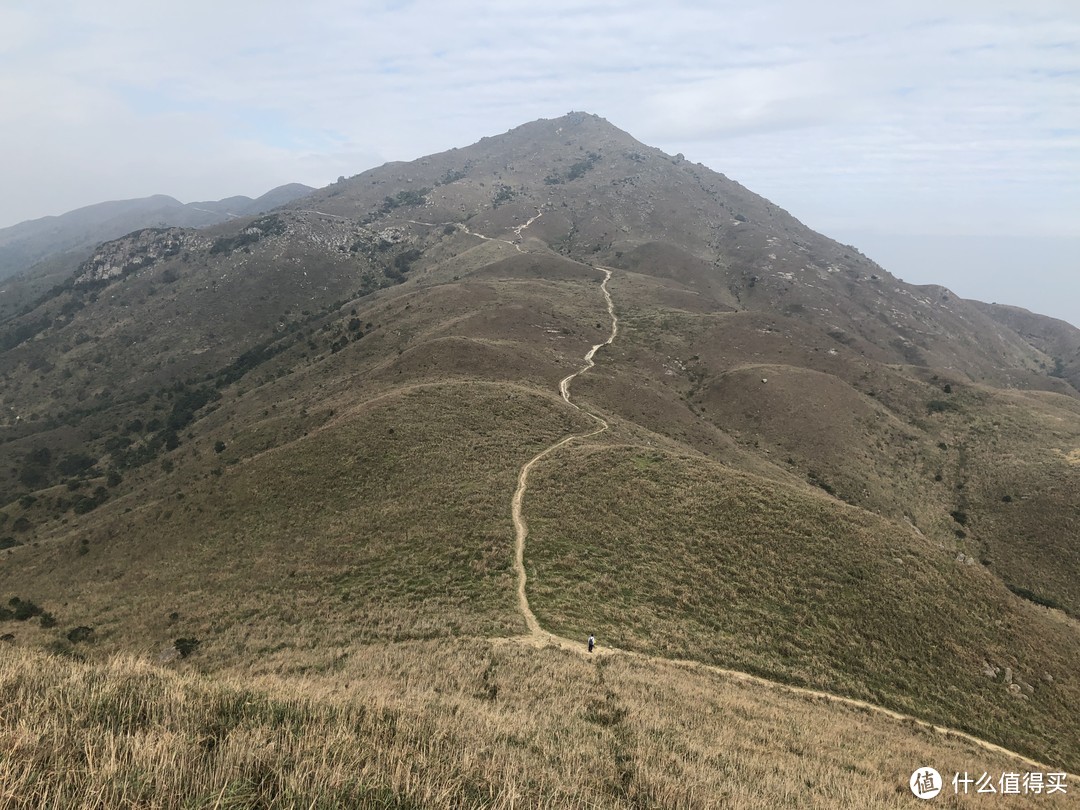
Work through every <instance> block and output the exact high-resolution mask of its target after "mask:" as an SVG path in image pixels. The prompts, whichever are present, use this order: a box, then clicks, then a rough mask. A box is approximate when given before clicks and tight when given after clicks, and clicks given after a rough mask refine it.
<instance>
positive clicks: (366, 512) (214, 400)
mask: <svg viewBox="0 0 1080 810" xmlns="http://www.w3.org/2000/svg"><path fill="white" fill-rule="evenodd" d="M601 268H603V269H601ZM605 274H609V275H608V276H607V277H608V280H607V281H605V283H604V285H603V286H601V277H602V276H604V275H605ZM605 299H606V300H605ZM612 302H614V303H613V304H612ZM612 306H613V307H614V312H617V314H618V319H619V320H618V323H619V331H618V340H616V341H614V342H612V343H610V345H608V346H607V347H606V348H604V349H603V350H602V351H601V352H599V355H598V357H597V358H596V361H597V362H596V365H595V366H594V367H592V368H590V370H589V373H588V374H584V375H582V376H581V377H579V378H577V379H575V381H574V399H575V404H580V407H581V408H583V409H585V412H584V413H583V412H581V411H579V410H578V409H577V408H571V407H570V406H569V405H570V404H569V403H568V402H567V401H566V398H565V397H562V396H560V395H559V386H560V381H561V380H566V379H568V376H567V375H569V374H572V373H574V372H576V371H578V370H580V368H581V358H582V357H583V356H585V355H586V354H587V353H588V352H589V350H590V348H592V347H595V346H597V345H598V344H600V343H601V341H602V340H603V339H604V337H605V336H606V335H607V333H608V329H609V327H608V323H609V320H608V317H609V315H612V314H614V313H613V312H612V310H611V309H610V307H612ZM1003 317H1004V316H1003V315H1002V314H1001V313H997V312H996V311H993V310H991V311H989V312H988V311H985V310H984V309H981V308H979V307H977V306H975V305H974V304H970V303H968V302H966V301H964V300H962V299H958V298H956V297H955V296H954V295H952V294H951V293H950V292H948V291H947V290H945V289H944V288H938V287H915V286H913V285H907V284H904V283H903V282H900V281H899V280H897V279H895V278H894V277H892V276H891V275H890V274H888V273H887V271H885V270H883V269H882V268H880V267H878V266H877V265H875V264H874V263H873V262H870V261H869V260H867V259H866V258H865V257H862V256H861V255H859V254H858V252H857V251H855V250H854V249H852V248H850V247H846V246H843V245H840V244H839V243H836V242H834V241H833V240H829V239H827V238H826V237H823V236H821V235H819V234H815V233H813V232H812V231H810V230H809V229H807V228H806V227H805V226H803V225H802V224H801V223H799V222H798V221H797V220H795V219H794V218H793V217H791V216H790V215H789V214H787V213H786V212H784V211H783V210H782V209H779V208H778V207H777V206H775V205H773V204H772V203H770V202H769V201H767V200H764V199H763V198H761V197H758V196H756V195H753V194H752V193H751V192H749V191H747V190H746V189H743V188H742V187H741V186H739V185H738V184H735V183H734V182H733V181H730V180H728V179H727V178H724V177H723V176H722V175H718V174H716V173H713V172H710V171H709V170H706V169H704V168H703V167H700V166H698V165H696V164H691V163H688V162H687V161H686V160H685V159H683V158H681V157H680V156H668V155H664V154H663V153H662V152H660V151H659V150H655V149H652V148H651V147H644V146H642V145H640V144H638V142H637V141H634V140H633V139H632V138H631V137H630V136H629V135H627V134H626V133H622V132H621V131H619V130H617V129H615V128H614V127H611V125H609V124H607V123H606V122H603V121H602V120H601V119H597V118H595V117H592V116H587V115H584V114H572V115H570V116H564V117H563V118H561V119H556V120H553V121H539V122H533V123H532V124H528V125H525V126H523V127H520V128H516V129H515V130H511V131H510V133H507V134H506V135H503V136H496V137H494V138H491V139H485V140H483V141H481V142H479V143H478V144H474V145H473V146H471V147H466V148H464V149H460V150H450V151H448V152H444V153H440V154H438V155H431V156H428V157H425V158H421V159H418V160H417V161H412V162H409V163H398V164H390V165H387V166H383V167H379V168H377V169H372V170H370V171H367V172H364V173H362V174H360V175H357V176H356V177H353V178H349V179H347V180H343V181H341V182H339V183H336V184H333V185H331V186H329V187H327V188H325V189H322V190H319V191H318V192H316V193H314V194H312V195H310V196H309V197H306V198H305V199H304V200H302V201H299V202H295V203H292V204H290V205H287V206H285V207H283V208H281V209H278V210H277V211H275V212H273V213H270V214H265V215H261V216H252V217H245V218H243V219H242V220H237V221H230V222H226V223H221V224H218V225H215V226H211V227H209V228H207V229H204V230H200V231H194V230H185V229H171V230H164V231H156V230H154V229H149V230H147V231H145V232H140V233H137V234H129V235H128V236H127V237H125V238H124V239H122V240H118V241H117V242H115V243H110V244H109V245H105V246H102V248H101V249H100V250H99V251H98V252H97V253H96V254H95V256H94V257H92V258H91V260H89V262H88V263H87V264H85V265H84V266H83V267H82V268H81V269H80V271H79V272H78V273H77V274H76V275H73V276H70V277H69V278H68V279H67V281H66V282H65V283H62V284H58V285H56V286H55V287H54V288H53V289H51V290H49V291H48V292H46V293H45V294H43V295H42V296H41V297H40V298H39V299H38V300H36V301H35V302H34V303H33V306H30V307H29V308H28V309H27V310H26V311H24V312H22V313H21V314H18V315H15V316H13V317H10V318H6V319H4V320H3V321H0V340H2V343H0V347H2V348H3V351H0V377H2V379H3V381H4V387H3V391H2V394H0V397H2V400H0V406H2V408H3V410H2V411H0V440H2V441H0V462H2V463H0V488H2V491H3V492H4V493H5V497H4V498H2V499H0V502H2V503H3V504H4V505H3V507H2V509H0V513H2V514H3V515H4V517H3V519H2V520H0V535H2V534H4V533H5V532H7V533H9V534H8V535H7V536H8V537H9V538H10V542H9V543H7V545H8V546H9V548H8V549H7V551H6V552H5V554H4V558H3V559H4V561H5V567H4V568H3V569H0V591H3V592H5V593H6V592H14V593H16V594H23V595H24V596H29V597H31V598H33V599H34V600H35V601H38V602H40V603H42V604H44V605H46V606H47V609H49V610H55V611H56V612H57V615H59V616H60V617H61V620H62V623H66V624H72V623H75V622H78V623H79V626H87V627H94V628H99V632H98V635H97V636H96V637H95V643H94V646H93V648H92V650H93V651H94V653H95V654H105V653H106V652H109V651H130V650H132V649H138V650H142V651H144V652H147V653H152V652H153V651H155V650H158V649H160V648H161V647H162V646H163V645H167V644H168V643H170V639H173V640H175V639H174V637H175V638H197V639H201V640H202V647H201V651H200V652H199V653H198V655H196V656H195V657H194V658H193V661H192V662H191V665H192V666H199V667H204V668H206V669H207V670H214V669H230V668H233V669H236V668H240V669H242V668H243V667H245V666H251V667H255V668H258V667H260V666H271V665H274V666H278V665H281V666H288V665H287V663H286V662H285V661H284V659H283V658H282V656H277V657H275V656H276V652H275V651H280V650H282V649H286V650H293V649H294V648H295V645H296V644H297V642H295V641H292V640H290V639H293V638H294V637H295V636H296V634H299V635H300V636H302V637H303V638H304V639H305V641H304V642H303V643H304V644H308V645H311V646H310V647H309V648H310V649H315V650H319V651H327V650H332V649H335V648H336V647H347V646H348V645H350V644H376V643H379V644H381V643H399V642H406V641H410V642H411V641H416V640H421V639H430V638H445V639H455V638H460V637H477V636H484V637H505V636H507V635H510V636H513V635H516V634H520V633H521V632H522V631H523V630H524V629H525V627H524V620H523V618H522V616H521V615H520V613H519V611H518V610H517V599H516V590H515V584H516V582H517V581H518V579H517V577H516V576H515V573H516V572H515V566H514V557H515V555H514V537H515V532H514V525H513V520H512V519H511V513H512V510H511V509H509V508H508V506H509V504H510V503H511V501H512V500H513V499H514V492H515V485H516V484H517V482H518V481H519V475H520V471H521V468H522V465H524V464H526V463H528V462H529V460H530V459H535V458H536V457H537V453H538V452H540V451H542V450H543V448H545V447H550V446H552V445H554V444H555V443H557V442H559V441H560V440H561V439H562V438H564V437H565V436H567V435H570V434H575V433H586V432H588V430H590V429H592V428H593V427H594V426H595V422H594V421H593V420H592V419H591V418H589V417H587V416H586V415H585V414H586V413H589V414H593V413H595V414H598V415H599V416H600V417H601V418H602V419H603V421H604V422H605V423H606V424H607V425H608V426H609V428H608V430H606V431H604V433H603V434H602V435H594V436H591V437H590V438H589V440H588V441H587V442H584V441H583V442H580V443H579V444H575V445H574V446H572V447H568V448H566V449H565V450H560V451H559V452H558V453H551V454H550V455H548V456H545V457H544V458H543V459H542V461H540V462H539V463H537V464H536V467H535V468H534V469H533V470H532V472H531V474H530V478H529V491H528V496H527V497H523V499H522V502H521V504H520V510H521V515H522V517H523V518H524V519H525V520H527V521H528V522H529V536H530V539H529V543H528V545H527V547H525V548H524V551H523V554H522V559H521V571H523V572H525V573H526V574H527V580H528V583H529V586H528V587H529V605H530V608H531V610H532V611H533V612H535V614H536V617H537V618H538V619H539V620H540V622H541V624H542V625H543V626H544V627H545V628H550V629H552V631H554V632H558V633H559V634H560V635H561V636H564V637H567V638H578V637H581V638H584V637H585V635H587V634H588V633H591V632H598V635H599V636H600V637H601V638H606V639H610V640H612V641H613V642H614V643H617V644H618V645H619V646H620V647H622V648H625V649H628V650H633V651H637V652H641V653H643V654H648V655H660V656H665V657H669V658H680V659H690V658H695V659H698V660H702V661H703V662H704V663H708V664H711V665H716V666H720V667H728V668H732V669H741V670H743V671H747V672H751V673H754V674H759V675H761V676H763V677H768V678H769V679H771V680H777V681H784V682H789V683H794V684H797V685H804V686H807V687H809V688H816V689H821V690H825V691H830V692H834V693H837V694H843V695H846V696H848V697H851V698H853V699H856V700H866V701H870V702H873V703H875V704H877V705H882V706H886V707H888V708H890V709H893V710H896V711H900V712H903V713H906V714H911V715H913V716H918V717H920V718H923V719H926V720H927V721H929V722H934V723H938V724H940V725H947V726H950V727H955V728H959V729H961V730H963V731H965V732H967V733H972V734H975V735H977V736H980V737H982V738H985V739H989V740H992V741H994V742H997V743H999V744H1002V745H1005V746H1007V747H1009V748H1011V749H1013V750H1017V751H1020V752H1022V753H1025V754H1026V755H1029V756H1033V757H1036V758H1038V759H1039V760H1040V761H1046V762H1052V763H1054V764H1057V763H1062V764H1064V765H1067V766H1068V767H1070V768H1073V769H1074V770H1075V764H1076V763H1077V761H1078V760H1080V739H1078V738H1077V736H1076V735H1077V732H1076V730H1077V728H1080V724H1078V723H1076V722H1075V720H1076V719H1077V716H1076V708H1075V707H1076V706H1077V705H1080V701H1078V698H1080V691H1078V690H1080V684H1078V683H1077V680H1076V678H1075V676H1074V675H1073V674H1072V672H1071V669H1070V664H1069V662H1070V661H1073V660H1075V658H1076V656H1077V655H1080V635H1078V634H1077V630H1076V617H1077V616H1078V615H1080V589H1078V585H1077V583H1078V582H1080V576H1077V574H1078V572H1080V560H1078V559H1077V548H1076V543H1075V526H1076V525H1077V520H1078V518H1080V510H1078V504H1077V503H1076V500H1075V497H1074V495H1073V493H1075V491H1077V490H1076V486H1075V485H1076V484H1077V483H1080V478H1078V475H1080V464H1077V463H1076V461H1075V459H1076V458H1077V457H1078V455H1080V394H1078V392H1077V391H1076V389H1075V387H1074V385H1073V384H1072V383H1071V382H1070V381H1069V379H1068V378H1067V377H1066V376H1065V374H1066V371H1065V370H1062V371H1061V374H1062V376H1056V375H1055V374H1052V373H1051V372H1054V371H1056V367H1055V365H1054V363H1053V358H1052V356H1051V352H1053V351H1058V350H1059V348H1060V346H1061V345H1066V344H1067V342H1068V340H1069V339H1071V338H1070V337H1069V336H1070V335H1072V333H1071V332H1069V330H1068V329H1066V328H1064V327H1062V332H1061V335H1063V337H1058V338H1055V341H1056V342H1053V341H1051V340H1050V339H1049V338H1046V339H1037V338H1038V336H1039V334H1041V333H1040V332H1039V330H1038V329H1034V328H1028V329H1027V331H1026V332H1025V333H1024V334H1021V333H1020V332H1018V331H1017V330H1016V329H1015V328H1014V327H1011V326H1009V325H1008V324H1006V323H1002V322H1001V320H1002V318H1003ZM1041 323H1042V322H1041V321H1036V324H1041ZM1039 328H1040V329H1041V328H1043V327H1039ZM1055 334H1056V333H1055ZM1063 341H1064V343H1063ZM173 614H176V617H177V618H175V619H172V618H169V617H170V616H172V615H173ZM939 622H940V624H939ZM55 633H56V631H54V630H51V629H50V628H46V627H42V628H40V630H38V629H36V628H35V630H34V631H33V632H32V633H31V632H26V631H24V630H23V629H22V628H19V636H20V637H19V639H18V641H19V643H20V644H21V643H24V642H25V643H35V644H36V643H39V642H40V643H51V642H53V641H56V642H58V643H60V642H61V641H62V640H58V639H55V638H53V637H52V636H53V635H55ZM50 634H52V635H50ZM24 635H25V636H26V639H24V638H23V636H24ZM279 644H284V645H286V646H285V647H280V646H276V645H279ZM289 645H293V646H289ZM61 646H62V644H61ZM305 649H308V648H305ZM294 651H295V652H296V654H297V655H299V654H300V653H299V651H298V650H294ZM320 654H321V652H320ZM270 662H276V663H273V664H271V663H270ZM1006 673H1008V674H1007V675H1006Z"/></svg>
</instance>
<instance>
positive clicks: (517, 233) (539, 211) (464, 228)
mask: <svg viewBox="0 0 1080 810" xmlns="http://www.w3.org/2000/svg"><path fill="white" fill-rule="evenodd" d="M543 215H544V212H543V209H540V208H537V209H536V214H535V215H534V216H532V217H530V218H529V219H528V220H526V222H525V223H524V224H523V225H518V226H517V227H516V228H514V235H515V236H516V237H517V239H515V240H511V239H500V238H499V237H497V236H484V234H482V233H477V232H476V231H474V230H470V228H469V226H468V225H466V224H465V223H464V222H422V221H420V220H418V219H407V220H405V221H406V222H410V223H412V224H413V225H425V226H427V227H429V228H445V227H446V226H447V225H452V226H454V227H455V228H457V229H458V230H461V231H464V232H465V233H467V234H468V235H469V236H475V237H476V238H477V239H483V240H484V241H485V242H502V243H503V244H504V245H509V246H510V247H512V248H513V249H514V250H516V251H517V252H518V253H524V252H525V251H524V250H522V249H521V245H520V244H519V243H520V242H521V240H522V235H521V232H522V231H523V230H525V229H526V228H528V227H529V226H530V225H532V224H533V223H534V222H536V220H538V219H540V217H542V216H543ZM606 294H607V293H606V292H605V295H606ZM610 301H611V298H610V297H609V298H608V302H609V304H610ZM609 342H610V341H609ZM582 370H584V369H582Z"/></svg>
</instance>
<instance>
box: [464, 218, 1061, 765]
mask: <svg viewBox="0 0 1080 810" xmlns="http://www.w3.org/2000/svg"><path fill="white" fill-rule="evenodd" d="M540 213H541V212H539V211H538V212H537V216H536V217H533V219H531V220H529V221H528V222H527V223H525V225H522V226H520V228H518V229H515V232H516V233H518V235H519V236H520V231H521V230H524V229H525V228H527V227H528V226H529V225H530V224H532V222H533V220H535V219H536V218H537V217H539V216H540ZM462 227H463V228H464V226H462ZM465 230H466V232H468V233H472V232H471V231H468V229H467V228H466V229H465ZM474 235H475V236H480V234H474ZM481 238H482V239H488V238H489V237H484V236H481ZM498 241H502V242H507V240H505V239H502V240H498ZM508 244H511V245H513V246H514V247H515V248H517V250H518V252H524V251H522V250H521V248H520V247H518V245H517V244H515V243H513V242H508ZM596 269H598V270H601V271H603V273H604V280H603V281H602V282H601V283H600V291H601V292H602V293H603V294H604V300H605V302H606V303H607V310H608V315H609V316H610V317H611V334H610V335H608V338H607V340H605V341H604V342H603V343H597V344H596V345H594V346H593V347H592V348H591V349H589V351H588V352H587V353H586V354H585V363H584V365H582V366H581V368H579V369H578V370H577V371H575V372H574V373H573V374H568V375H567V376H566V377H563V379H562V380H560V381H559V393H560V394H561V395H562V398H563V399H564V400H565V401H566V403H567V404H568V405H570V406H571V407H573V408H576V409H577V410H579V411H581V412H582V413H583V414H585V415H587V416H588V417H590V418H591V419H594V420H595V421H596V423H597V425H598V427H597V428H596V430H593V431H590V432H588V433H574V434H571V435H569V436H567V437H565V438H563V439H560V440H559V441H557V442H556V443H555V444H553V445H551V446H549V447H547V448H546V449H544V450H542V451H541V452H539V453H537V454H536V455H535V456H533V457H532V458H531V459H529V460H528V461H527V462H526V463H525V465H524V466H523V467H522V468H521V471H520V472H519V473H518V479H517V489H516V490H515V491H514V497H513V500H512V501H511V505H510V516H511V519H512V520H513V523H514V532H515V542H514V570H515V572H516V573H517V600H518V608H519V610H520V611H521V615H522V616H523V617H524V619H525V624H526V626H527V627H528V630H529V632H528V635H526V636H518V637H515V638H510V639H492V640H493V641H496V642H497V643H504V644H505V643H526V644H529V645H531V646H535V647H545V646H556V647H559V648H560V649H565V650H573V651H576V652H578V653H581V654H584V655H591V656H604V655H623V656H627V657H630V658H635V659H638V660H643V661H649V662H651V663H659V664H663V665H667V666H673V667H679V668H681V669H692V670H697V671H705V672H709V673H712V674H714V675H719V676H721V677H723V678H726V679H730V680H737V681H741V682H743V683H752V684H755V685H759V686H764V687H767V688H769V689H774V690H780V691H784V692H787V693H789V694H795V695H801V696H803V697H810V698H815V699H818V700H824V701H828V702H830V703H836V704H841V705H844V706H849V707H852V708H856V709H861V710H864V711H869V712H873V713H874V714H878V715H883V716H885V717H889V718H891V719H893V720H897V721H900V722H905V723H913V724H915V725H916V726H918V727H920V728H923V729H926V730H928V731H933V732H935V733H937V734H942V735H944V736H945V737H948V738H953V739H956V740H962V741H964V742H966V743H970V744H971V745H974V746H976V747H978V748H981V749H982V750H984V751H989V752H992V753H996V754H1003V755H1005V756H1009V757H1012V758H1014V759H1017V760H1019V761H1021V762H1023V763H1025V764H1026V765H1028V766H1031V767H1034V768H1039V769H1041V770H1043V771H1048V772H1049V771H1054V772H1061V771H1060V770H1059V769H1055V768H1051V767H1050V766H1049V765H1046V764H1044V763H1041V762H1037V761H1036V760H1033V759H1030V758H1028V757H1026V756H1024V755H1023V754H1019V753H1017V752H1016V751H1010V750H1009V749H1008V748H1004V747H1002V746H1000V745H996V744H995V743H992V742H989V741H987V740H983V739H980V738H979V737H975V736H973V735H971V734H968V733H966V732H963V731H959V730H957V729H952V728H948V727H945V726H939V725H936V724H934V723H931V722H929V721H926V720H921V719H919V718H918V717H913V716H911V715H907V714H903V713H902V712H897V711H893V710H892V709H887V708H885V707H884V706H878V705H877V704H874V703H868V702H866V701H864V700H858V699H856V698H849V697H844V696H842V695H836V694H833V693H831V692H823V691H820V690H817V689H810V688H808V687H803V686H794V685H791V684H785V683H781V682H778V681H771V680H769V679H767V678H762V677H760V676H757V675H751V674H749V673H746V672H740V671H739V670H734V669H725V668H723V667H719V666H715V665H713V664H706V663H703V662H701V661H694V660H685V659H677V658H666V657H663V656H657V655H648V654H646V653H639V652H635V651H633V650H623V649H620V648H618V647H611V646H606V647H605V646H602V645H601V644H599V643H598V645H597V650H596V652H593V653H589V652H588V647H587V645H586V643H585V642H583V641H574V640H572V639H568V638H563V637H562V636H558V635H556V634H555V633H552V632H549V631H547V630H545V629H544V628H543V627H541V626H540V622H539V621H538V620H537V618H536V615H535V614H534V613H533V612H532V608H530V607H529V597H528V594H527V593H526V586H527V585H528V575H527V574H526V571H525V541H526V540H527V539H528V536H529V526H528V523H526V521H525V518H524V516H523V514H522V505H523V502H524V499H525V492H526V490H527V489H528V485H529V473H530V472H532V469H533V467H535V466H536V464H537V463H538V462H540V461H541V460H543V459H544V458H546V457H547V456H549V455H551V454H552V453H554V452H555V451H557V450H559V449H560V448H562V447H565V446H566V445H568V444H570V443H571V442H574V441H578V440H581V439H588V438H590V437H592V436H597V435H599V434H601V433H603V432H604V431H606V430H607V429H608V422H607V420H606V419H604V418H603V417H601V416H598V415H597V414H595V413H592V412H590V411H587V410H585V409H584V408H582V407H581V406H580V405H578V404H577V403H576V402H574V401H573V400H572V399H571V398H570V383H571V382H573V380H574V378H575V377H578V376H580V375H581V374H584V373H585V372H586V371H588V370H589V369H591V368H593V366H595V365H596V363H595V360H594V358H595V357H596V353H597V352H598V351H599V350H600V349H602V348H604V347H605V346H610V345H611V344H612V342H613V341H614V340H615V338H616V337H617V336H618V334H619V319H618V316H617V315H616V313H615V304H614V302H613V301H612V298H611V292H610V291H609V290H608V282H609V281H611V274H612V271H611V270H610V269H608V268H606V267H600V266H599V265H597V266H596ZM1066 778H1068V779H1070V780H1072V781H1074V782H1075V781H1078V780H1080V777H1078V776H1076V775H1075V774H1067V776H1066Z"/></svg>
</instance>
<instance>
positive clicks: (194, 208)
mask: <svg viewBox="0 0 1080 810" xmlns="http://www.w3.org/2000/svg"><path fill="white" fill-rule="evenodd" d="M313 190H314V189H312V188H311V187H309V186H305V185H302V184H300V183H289V184H288V185H284V186H278V187H277V188H274V189H271V190H270V191H268V192H266V194H263V195H262V196H261V197H258V198H257V199H254V200H253V199H251V198H250V197H243V196H238V197H228V198H226V199H224V200H216V201H209V202H193V203H187V204H184V203H182V202H180V201H179V200H176V199H173V198H172V197H169V196H166V195H164V194H155V195H153V196H151V197H141V198H139V199H135V200H115V201H112V202H103V203H97V204H96V205H88V206H86V207H84V208H77V209H75V210H74V211H68V212H67V213H66V214H61V215H60V216H55V217H42V218H41V219H32V220H27V221H26V222H20V223H19V224H17V225H12V226H11V227H8V228H2V229H0V279H4V278H7V277H8V276H13V275H16V274H18V273H21V272H23V271H24V270H27V269H29V268H30V267H31V266H33V265H34V264H37V263H38V262H42V261H45V260H48V259H50V258H52V257H55V256H57V255H60V254H64V253H69V252H73V251H74V252H85V251H86V250H87V249H88V248H91V247H93V246H94V245H96V244H98V243H99V242H104V241H107V240H109V239H116V238H117V237H119V236H123V235H124V234H126V233H130V232H131V231H134V230H137V229H139V228H147V227H164V226H178V227H186V228H202V227H205V226H207V225H215V224H217V223H219V222H225V221H227V220H229V219H235V218H238V217H243V216H249V215H252V214H260V213H262V212H263V211H269V210H270V209H272V208H277V207H278V206H280V205H284V204H285V203H288V202H292V201H293V200H295V199H296V198H298V197H302V196H304V195H305V194H307V193H309V192H311V191H313ZM79 258H80V259H81V258H82V256H80V257H79Z"/></svg>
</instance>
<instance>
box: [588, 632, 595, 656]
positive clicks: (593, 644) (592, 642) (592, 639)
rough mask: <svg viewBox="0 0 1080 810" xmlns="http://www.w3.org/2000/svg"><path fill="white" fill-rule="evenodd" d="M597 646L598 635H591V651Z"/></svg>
mask: <svg viewBox="0 0 1080 810" xmlns="http://www.w3.org/2000/svg"><path fill="white" fill-rule="evenodd" d="M595 646H596V636H589V652H592V650H593V647H595Z"/></svg>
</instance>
